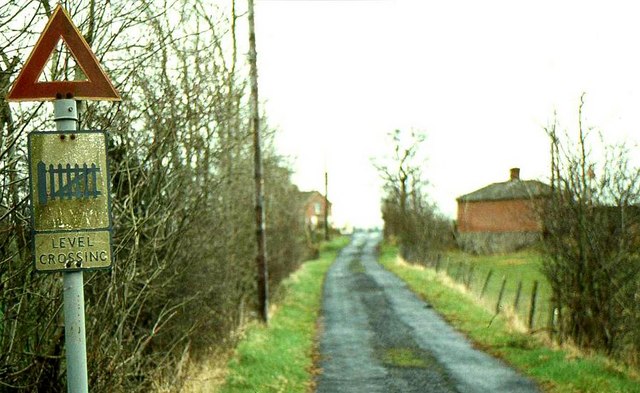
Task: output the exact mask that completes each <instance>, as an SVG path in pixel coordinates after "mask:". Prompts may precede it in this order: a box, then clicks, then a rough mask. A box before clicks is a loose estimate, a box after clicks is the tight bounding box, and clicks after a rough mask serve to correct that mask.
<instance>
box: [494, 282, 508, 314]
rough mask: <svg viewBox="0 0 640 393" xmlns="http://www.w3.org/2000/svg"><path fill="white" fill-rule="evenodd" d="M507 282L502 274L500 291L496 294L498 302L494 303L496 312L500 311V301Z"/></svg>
mask: <svg viewBox="0 0 640 393" xmlns="http://www.w3.org/2000/svg"><path fill="white" fill-rule="evenodd" d="M506 284H507V276H502V284H501V285H500V293H499V294H498V302H497V303H496V314H498V313H499V312H500V303H502V296H503V295H504V287H505V285H506Z"/></svg>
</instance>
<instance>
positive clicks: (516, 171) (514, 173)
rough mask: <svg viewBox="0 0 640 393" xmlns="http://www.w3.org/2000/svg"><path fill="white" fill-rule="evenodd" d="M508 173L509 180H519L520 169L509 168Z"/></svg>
mask: <svg viewBox="0 0 640 393" xmlns="http://www.w3.org/2000/svg"><path fill="white" fill-rule="evenodd" d="M509 172H510V175H511V176H510V180H511V181H513V180H520V168H511V169H510V170H509Z"/></svg>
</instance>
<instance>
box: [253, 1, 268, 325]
mask: <svg viewBox="0 0 640 393" xmlns="http://www.w3.org/2000/svg"><path fill="white" fill-rule="evenodd" d="M249 79H250V84H251V96H250V102H251V128H252V131H253V153H254V155H253V158H254V180H255V189H256V190H255V192H256V196H255V198H256V203H255V210H256V238H257V239H256V240H257V243H258V255H257V257H256V265H257V268H258V307H259V312H260V317H261V318H262V321H263V322H264V323H269V269H268V265H267V235H266V232H265V211H264V177H263V165H262V148H261V146H260V113H259V106H258V54H257V52H256V31H255V15H254V6H253V0H249Z"/></svg>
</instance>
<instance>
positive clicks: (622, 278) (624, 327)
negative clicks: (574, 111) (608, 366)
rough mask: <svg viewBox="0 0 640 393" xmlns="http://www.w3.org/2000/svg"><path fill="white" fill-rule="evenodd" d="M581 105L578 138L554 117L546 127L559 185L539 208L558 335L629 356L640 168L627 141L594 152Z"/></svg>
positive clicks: (633, 341) (632, 350)
mask: <svg viewBox="0 0 640 393" xmlns="http://www.w3.org/2000/svg"><path fill="white" fill-rule="evenodd" d="M582 98H583V97H582ZM583 105H584V101H583V99H581V104H580V108H579V123H578V130H577V141H576V142H573V143H572V142H571V138H570V137H569V135H568V134H565V135H560V134H559V133H558V132H557V130H556V124H555V123H554V124H552V125H551V126H550V127H548V128H546V132H547V135H548V136H549V138H550V140H551V152H552V154H551V156H552V159H551V172H552V176H551V185H552V187H553V190H554V191H553V193H552V196H551V197H550V198H549V200H548V202H547V203H546V204H545V207H544V210H543V212H542V218H543V222H544V226H545V236H544V250H545V253H546V260H545V263H544V269H543V270H544V273H545V275H546V277H547V279H548V280H549V282H550V283H551V286H552V290H553V297H554V302H555V303H556V305H557V306H558V307H559V310H560V313H559V315H561V320H560V321H559V325H558V329H559V333H560V334H559V337H560V338H569V339H571V340H572V341H574V342H575V343H576V344H578V345H579V346H581V347H586V348H595V349H601V350H605V351H607V352H608V353H610V354H613V355H616V356H619V357H626V358H627V359H632V358H633V357H635V355H633V354H637V351H638V349H639V348H640V346H639V345H640V341H639V340H638V339H639V337H638V332H637V329H636V327H637V326H638V322H640V314H639V313H638V311H639V310H638V293H639V289H640V288H639V286H638V282H639V281H638V279H639V278H640V277H639V268H640V258H639V256H638V252H637V250H638V246H639V243H638V240H640V238H639V236H638V235H639V232H638V230H639V229H640V208H639V207H638V203H639V202H640V170H639V169H638V168H635V167H632V166H631V165H630V163H629V150H628V148H627V147H625V146H624V145H621V146H607V147H605V148H604V150H603V152H602V154H597V152H596V151H595V150H596V149H597V145H595V144H592V143H591V142H590V140H591V135H590V131H591V130H589V129H585V127H584V125H583V124H582V109H583ZM598 157H601V158H600V159H598ZM630 355H631V357H629V356H630Z"/></svg>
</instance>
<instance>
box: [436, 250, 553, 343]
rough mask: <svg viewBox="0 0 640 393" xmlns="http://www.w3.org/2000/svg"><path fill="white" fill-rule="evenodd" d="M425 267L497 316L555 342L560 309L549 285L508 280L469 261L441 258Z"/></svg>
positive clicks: (520, 278) (526, 279) (527, 279)
mask: <svg viewBox="0 0 640 393" xmlns="http://www.w3.org/2000/svg"><path fill="white" fill-rule="evenodd" d="M426 265H427V266H428V267H430V268H432V269H434V270H435V271H436V273H438V274H442V275H445V276H447V277H448V278H449V279H451V280H452V281H453V282H455V283H457V284H460V285H463V286H464V287H465V288H466V290H467V292H468V293H469V294H471V295H472V296H473V297H475V299H476V300H477V301H478V302H479V303H481V304H482V305H483V306H484V307H485V308H487V309H488V310H489V311H491V312H493V313H495V314H510V315H512V316H513V317H515V318H516V320H517V322H518V323H520V324H521V325H522V326H523V327H524V328H525V329H526V330H527V331H529V332H531V333H537V332H542V331H543V332H547V334H548V335H549V337H551V338H553V336H554V334H555V331H556V325H557V321H558V320H559V317H560V315H559V312H560V309H559V308H558V307H555V306H554V305H553V302H552V300H551V290H550V287H549V285H548V284H547V283H546V282H544V281H542V280H540V279H535V278H530V277H526V276H517V275H514V276H509V275H507V274H503V273H502V272H498V271H497V270H496V269H493V268H487V267H478V265H477V264H474V263H473V262H470V261H451V260H450V259H449V258H447V257H442V256H438V257H436V258H435V259H432V260H430V261H429V262H427V263H426Z"/></svg>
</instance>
